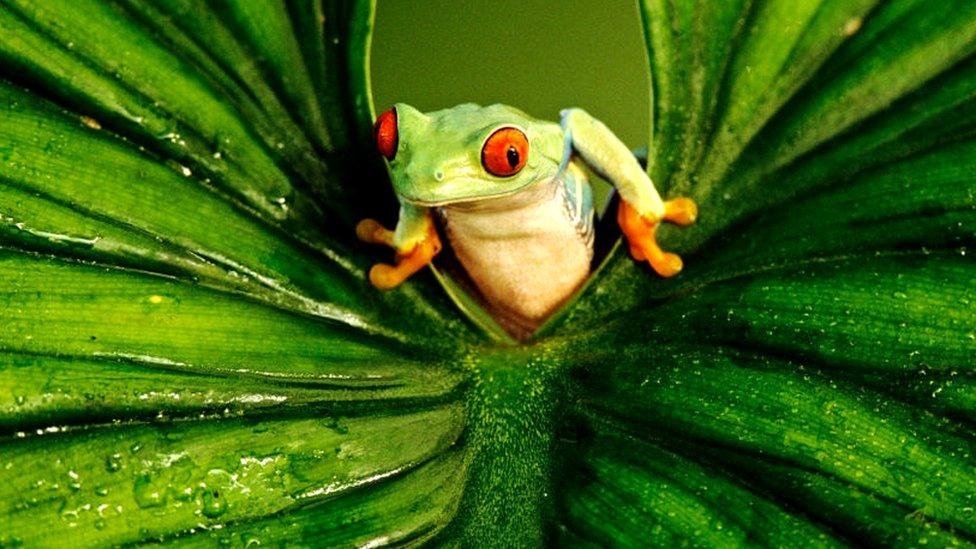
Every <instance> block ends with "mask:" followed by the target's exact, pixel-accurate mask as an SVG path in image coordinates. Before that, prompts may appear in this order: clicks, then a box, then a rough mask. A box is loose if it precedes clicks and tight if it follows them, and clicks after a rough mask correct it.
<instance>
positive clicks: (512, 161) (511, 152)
mask: <svg viewBox="0 0 976 549" xmlns="http://www.w3.org/2000/svg"><path fill="white" fill-rule="evenodd" d="M505 158H507V159H508V165H509V166H510V167H511V168H512V169H515V166H518V163H519V153H518V150H517V149H516V148H515V146H513V145H509V146H508V151H506V152H505Z"/></svg>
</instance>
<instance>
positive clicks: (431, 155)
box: [374, 103, 680, 337]
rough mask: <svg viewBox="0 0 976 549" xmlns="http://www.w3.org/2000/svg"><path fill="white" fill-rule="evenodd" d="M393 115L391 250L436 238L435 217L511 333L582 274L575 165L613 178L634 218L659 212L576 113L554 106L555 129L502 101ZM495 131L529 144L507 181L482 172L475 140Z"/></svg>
mask: <svg viewBox="0 0 976 549" xmlns="http://www.w3.org/2000/svg"><path fill="white" fill-rule="evenodd" d="M395 112H396V120H397V132H398V144H397V146H396V154H395V156H394V158H393V159H392V160H391V161H390V162H389V168H390V175H391V179H392V181H393V188H394V191H395V192H396V195H397V197H398V199H399V201H400V217H399V221H398V223H397V226H396V230H395V232H394V233H393V236H392V245H393V246H394V247H395V248H396V249H397V250H398V252H400V253H401V254H403V253H406V252H408V251H409V250H412V249H414V248H416V247H417V246H418V245H419V244H422V243H423V242H425V241H429V240H430V238H431V237H430V235H432V234H433V235H434V236H433V238H435V239H436V232H432V227H431V224H432V223H434V217H436V218H438V219H440V220H441V221H442V228H443V232H444V234H445V235H446V237H447V238H448V240H449V242H450V244H451V247H452V249H453V251H454V253H455V254H456V255H457V257H458V259H459V260H460V262H461V264H462V265H463V266H464V268H465V270H466V271H467V273H468V274H469V275H470V277H471V279H472V280H473V281H474V283H475V284H476V285H477V287H478V289H479V290H480V291H481V293H482V297H483V298H484V301H485V302H486V303H487V305H488V307H489V309H490V311H489V312H490V313H491V314H492V315H493V316H494V317H495V318H496V319H497V320H498V321H499V322H500V323H501V324H502V326H503V327H505V328H506V329H507V330H508V331H509V332H511V333H513V334H514V335H516V336H518V337H525V336H526V335H528V334H530V333H531V332H532V331H533V330H534V329H535V328H536V327H538V326H539V324H541V323H542V322H543V321H544V320H545V319H546V318H547V317H548V316H549V315H550V314H551V313H552V312H553V311H554V310H555V309H557V308H558V307H559V306H560V305H561V304H562V303H563V302H565V301H566V299H567V298H569V297H570V295H572V293H573V292H574V291H575V290H576V289H577V288H579V286H580V285H581V284H582V283H583V282H584V280H585V279H586V277H587V275H588V274H589V271H590V263H591V259H592V255H593V252H592V250H593V201H592V193H591V191H590V186H589V183H588V182H587V179H586V175H585V173H584V171H583V170H582V169H581V163H586V164H587V165H589V167H590V168H592V169H593V170H594V171H596V172H597V173H599V174H601V175H602V176H605V177H606V178H607V179H608V180H609V181H610V182H611V183H613V184H614V186H615V187H616V188H617V190H618V192H619V193H620V195H621V198H622V200H623V201H624V202H626V203H627V204H629V205H630V206H632V207H633V208H634V209H635V210H636V211H637V212H638V213H639V214H640V215H641V216H644V217H645V218H646V219H649V220H654V223H656V222H657V221H658V220H661V219H662V218H664V217H665V213H666V212H665V209H666V206H665V203H664V202H662V200H661V198H660V196H659V195H658V193H657V191H656V190H655V188H654V185H653V184H652V183H651V181H650V179H649V178H648V176H647V174H646V173H645V172H644V170H643V169H642V168H641V167H640V165H639V164H638V162H637V160H636V159H635V158H634V156H633V155H632V154H631V152H630V150H629V149H628V148H627V147H626V146H625V145H624V144H623V143H621V142H620V140H619V139H617V137H616V136H615V135H614V134H613V133H612V132H611V131H610V130H609V129H607V127H606V126H604V125H603V124H602V123H600V122H599V121H597V120H596V119H594V118H593V117H591V116H590V115H589V114H587V113H586V112H585V111H583V110H580V109H568V110H565V111H563V112H562V121H561V123H560V124H556V123H553V122H547V121H541V120H536V119H533V118H531V117H529V116H527V115H526V114H525V113H523V112H521V111H519V110H517V109H514V108H512V107H508V106H505V105H491V106H487V107H480V106H478V105H474V104H464V105H459V106H457V107H454V108H451V109H446V110H441V111H436V112H430V113H422V112H420V111H418V110H417V109H414V108H413V107H411V106H409V105H406V104H403V103H399V104H397V105H396V106H395ZM503 127H515V128H518V129H519V130H521V131H522V132H523V133H524V134H525V135H526V137H527V138H528V142H529V149H528V158H527V160H526V164H525V166H524V167H523V168H522V169H521V171H519V172H518V173H517V174H515V175H512V176H509V177H497V176H494V175H491V174H490V173H488V172H487V171H486V169H485V167H484V166H483V165H482V158H481V153H482V147H483V146H484V144H485V141H486V140H487V139H488V137H489V136H490V135H491V134H492V133H493V132H495V131H496V130H498V129H499V128H503ZM431 214H434V215H431ZM652 226H653V225H652ZM384 242H386V241H384ZM386 243H390V242H386ZM438 246H439V244H438ZM438 249H439V247H438ZM658 251H659V250H658ZM434 253H436V250H435V251H434ZM638 256H639V254H637V253H635V257H638ZM638 258H639V257H638ZM678 263H679V266H678V268H679V269H680V260H679V261H678ZM384 267H387V266H384ZM374 283H375V282H374Z"/></svg>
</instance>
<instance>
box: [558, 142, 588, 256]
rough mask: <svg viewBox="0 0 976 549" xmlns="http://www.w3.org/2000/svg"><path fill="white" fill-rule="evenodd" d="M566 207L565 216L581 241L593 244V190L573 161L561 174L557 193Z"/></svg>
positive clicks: (584, 173) (584, 174)
mask: <svg viewBox="0 0 976 549" xmlns="http://www.w3.org/2000/svg"><path fill="white" fill-rule="evenodd" d="M558 192H559V193H560V195H561V197H562V199H563V202H564V204H565V207H566V215H567V216H568V217H569V219H570V220H571V221H572V222H573V225H574V226H575V227H576V230H577V231H578V232H579V235H580V237H581V239H582V240H583V241H584V242H586V243H587V245H592V243H593V237H594V234H593V189H592V187H590V181H589V178H588V177H587V175H586V172H584V171H583V170H582V169H581V168H580V167H579V166H578V165H577V164H576V162H575V161H571V162H570V163H569V166H568V167H567V169H566V170H565V171H564V172H563V174H562V185H561V186H560V187H559V191H558Z"/></svg>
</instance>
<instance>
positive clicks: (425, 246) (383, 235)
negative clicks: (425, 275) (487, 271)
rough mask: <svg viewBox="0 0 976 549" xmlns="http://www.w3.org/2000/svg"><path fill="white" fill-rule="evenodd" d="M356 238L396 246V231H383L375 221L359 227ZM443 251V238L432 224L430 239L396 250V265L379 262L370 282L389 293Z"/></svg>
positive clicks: (370, 272) (366, 220) (360, 223)
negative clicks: (408, 247) (394, 232)
mask: <svg viewBox="0 0 976 549" xmlns="http://www.w3.org/2000/svg"><path fill="white" fill-rule="evenodd" d="M356 235H357V236H358V237H359V239H360V240H362V241H363V242H369V243H370V244H385V245H387V246H390V247H394V243H393V231H391V230H389V229H386V228H384V227H383V226H382V225H380V224H379V222H377V221H376V220H373V219H364V220H362V221H360V222H359V224H358V225H356ZM440 251H441V239H440V237H438V236H437V229H435V228H434V225H433V223H431V224H430V227H429V228H428V231H427V236H426V237H425V238H424V239H423V240H421V241H420V242H418V243H417V244H415V245H414V246H413V247H412V248H410V249H409V250H404V251H401V250H397V254H396V265H387V264H386V263H377V264H376V265H373V268H372V269H370V270H369V281H370V282H372V283H373V286H376V287H377V288H379V289H381V290H390V289H392V288H396V287H397V286H399V285H400V284H402V283H403V281H404V280H406V279H408V278H410V275H412V274H414V273H415V272H417V271H419V270H420V269H423V268H424V267H425V266H427V265H428V264H429V263H430V262H431V261H433V259H434V256H435V255H437V254H438V252H440Z"/></svg>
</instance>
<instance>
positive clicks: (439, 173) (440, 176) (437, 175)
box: [434, 170, 444, 181]
mask: <svg viewBox="0 0 976 549" xmlns="http://www.w3.org/2000/svg"><path fill="white" fill-rule="evenodd" d="M434 179H436V180H438V181H443V180H444V172H442V171H441V170H437V171H436V172H434Z"/></svg>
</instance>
